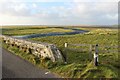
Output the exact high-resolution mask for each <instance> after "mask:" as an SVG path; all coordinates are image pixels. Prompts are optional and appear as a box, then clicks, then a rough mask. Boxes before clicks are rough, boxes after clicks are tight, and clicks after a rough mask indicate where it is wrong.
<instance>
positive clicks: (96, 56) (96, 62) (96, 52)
mask: <svg viewBox="0 0 120 80" xmlns="http://www.w3.org/2000/svg"><path fill="white" fill-rule="evenodd" d="M94 65H95V66H98V44H96V45H95V53H94Z"/></svg>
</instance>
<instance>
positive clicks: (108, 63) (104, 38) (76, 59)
mask: <svg viewBox="0 0 120 80" xmlns="http://www.w3.org/2000/svg"><path fill="white" fill-rule="evenodd" d="M80 29H84V30H90V32H88V33H85V34H77V35H65V36H49V37H40V38H31V39H30V40H34V41H40V42H47V43H52V44H55V45H57V47H58V48H59V49H60V50H61V51H62V52H63V54H66V55H67V61H68V64H61V63H57V62H55V63H53V62H51V61H50V60H42V59H38V58H36V57H35V56H34V55H32V54H26V53H23V52H19V50H18V49H17V48H15V47H14V48H9V50H11V51H13V53H15V54H16V55H18V56H21V57H22V58H24V59H26V60H28V61H30V62H32V63H33V64H34V65H36V66H38V67H43V68H47V69H49V70H50V71H52V72H54V73H56V74H58V75H60V76H63V77H72V78H118V77H119V76H118V71H119V68H120V66H119V63H120V60H119V59H118V53H117V49H115V50H116V52H115V53H114V52H109V53H107V52H100V53H99V66H97V67H95V66H94V65H93V60H92V61H91V60H89V50H88V49H89V47H84V48H85V49H87V51H78V50H77V49H80V48H81V47H76V46H74V47H72V46H70V45H68V46H70V47H68V48H64V43H65V42H67V43H72V44H99V47H100V50H104V49H105V47H102V46H105V45H109V46H115V45H118V31H117V30H115V29H114V30H112V29H99V28H89V29H88V28H80ZM44 30H45V29H44ZM11 31H12V30H11ZM69 48H73V49H75V50H69ZM82 48H83V47H82ZM108 50H110V51H112V50H113V48H110V49H108Z"/></svg>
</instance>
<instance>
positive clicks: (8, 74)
mask: <svg viewBox="0 0 120 80" xmlns="http://www.w3.org/2000/svg"><path fill="white" fill-rule="evenodd" d="M2 59H3V60H2V62H3V63H2V77H3V78H58V76H56V75H55V74H53V73H50V72H48V71H47V70H44V69H39V68H38V67H36V66H34V65H33V64H31V63H29V62H27V61H25V60H23V59H21V58H20V57H18V56H16V55H14V54H11V53H10V52H9V51H7V50H5V49H3V48H2Z"/></svg>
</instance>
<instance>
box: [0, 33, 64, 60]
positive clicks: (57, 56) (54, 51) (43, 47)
mask: <svg viewBox="0 0 120 80" xmlns="http://www.w3.org/2000/svg"><path fill="white" fill-rule="evenodd" d="M0 37H1V38H2V39H3V41H4V42H5V43H6V44H8V45H9V46H16V47H18V48H19V49H20V50H22V51H24V52H26V53H32V54H34V55H35V56H37V57H40V58H46V57H47V58H50V59H51V60H52V61H53V62H55V61H59V62H64V58H63V55H62V53H61V52H60V51H59V49H58V48H57V47H56V46H55V45H53V44H47V43H40V42H39V43H38V42H32V41H27V40H23V39H16V38H13V37H9V36H4V35H0Z"/></svg>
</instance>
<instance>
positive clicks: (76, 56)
mask: <svg viewBox="0 0 120 80" xmlns="http://www.w3.org/2000/svg"><path fill="white" fill-rule="evenodd" d="M64 45H65V48H64V51H65V53H66V54H67V61H68V62H75V60H76V62H81V61H83V62H84V61H85V62H87V61H91V60H93V59H94V53H98V55H99V60H100V61H104V60H105V58H109V59H113V60H114V59H116V58H117V57H118V53H119V52H120V51H119V49H120V46H118V45H100V44H98V46H97V47H96V45H97V44H72V43H65V44H64ZM110 56H112V58H111V57H110ZM113 57H114V58H113ZM72 59H73V60H72Z"/></svg>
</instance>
